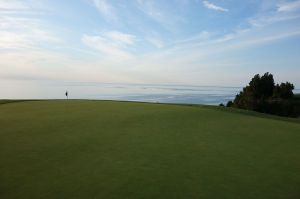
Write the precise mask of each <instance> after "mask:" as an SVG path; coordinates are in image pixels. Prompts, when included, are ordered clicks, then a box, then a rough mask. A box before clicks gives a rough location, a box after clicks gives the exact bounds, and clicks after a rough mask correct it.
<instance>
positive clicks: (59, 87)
mask: <svg viewBox="0 0 300 199" xmlns="http://www.w3.org/2000/svg"><path fill="white" fill-rule="evenodd" d="M0 88H1V93H0V98H2V99H65V91H66V90H68V92H69V98H70V99H102V100H122V101H141V102H159V103H186V104H209V105H218V104H220V103H224V104H226V103H227V102H228V101H229V100H233V99H234V97H235V96H236V94H238V93H239V92H240V91H241V90H242V88H241V87H222V86H188V85H151V84H103V83H86V82H83V83H82V82H72V83H70V82H67V83H66V82H64V83H62V82H35V81H20V82H19V83H15V82H14V84H12V83H9V82H6V84H5V82H3V84H1V85H0ZM294 92H295V93H300V90H294Z"/></svg>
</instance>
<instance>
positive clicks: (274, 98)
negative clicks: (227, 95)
mask: <svg viewBox="0 0 300 199" xmlns="http://www.w3.org/2000/svg"><path fill="white" fill-rule="evenodd" d="M293 90H294V85H293V84H291V83H290V82H285V83H281V84H275V82H274V78H273V75H272V74H270V73H265V74H264V75H263V76H260V75H259V74H257V75H255V76H254V77H253V78H252V80H251V81H250V83H249V85H247V86H246V87H244V88H243V91H241V92H240V93H239V94H238V95H236V97H235V99H234V101H233V102H231V101H230V102H228V103H227V107H236V108H241V109H247V110H253V111H257V112H262V113H269V114H274V115H279V116H288V117H297V116H299V110H298V109H299V101H297V100H295V97H294V93H293Z"/></svg>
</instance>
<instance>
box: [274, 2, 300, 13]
mask: <svg viewBox="0 0 300 199" xmlns="http://www.w3.org/2000/svg"><path fill="white" fill-rule="evenodd" d="M299 9H300V0H297V1H292V2H285V3H282V4H279V5H278V12H291V11H296V10H299Z"/></svg>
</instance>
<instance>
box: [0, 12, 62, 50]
mask: <svg viewBox="0 0 300 199" xmlns="http://www.w3.org/2000/svg"><path fill="white" fill-rule="evenodd" d="M41 42H42V43H44V44H45V43H46V44H47V43H56V44H57V43H60V42H62V41H61V39H60V38H58V37H57V36H56V35H55V34H53V33H52V32H51V31H50V30H48V29H47V28H46V27H44V26H43V25H42V21H40V20H37V19H32V18H30V17H28V18H26V17H18V16H11V15H10V16H3V17H0V49H11V48H13V49H17V50H24V49H28V48H36V47H38V46H39V44H40V43H41Z"/></svg>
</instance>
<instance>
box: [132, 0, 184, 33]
mask: <svg viewBox="0 0 300 199" xmlns="http://www.w3.org/2000/svg"><path fill="white" fill-rule="evenodd" d="M174 7H175V6H174ZM137 8H138V9H139V10H140V11H142V12H143V13H144V14H145V15H146V16H148V17H149V18H151V19H152V20H153V21H155V22H157V23H158V24H159V25H161V26H162V27H163V28H165V29H166V30H170V31H172V32H174V31H176V30H177V26H178V24H182V23H185V18H184V17H182V16H180V15H179V14H178V13H176V14H174V13H171V12H170V9H169V8H164V7H161V6H159V3H158V1H146V0H137Z"/></svg>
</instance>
